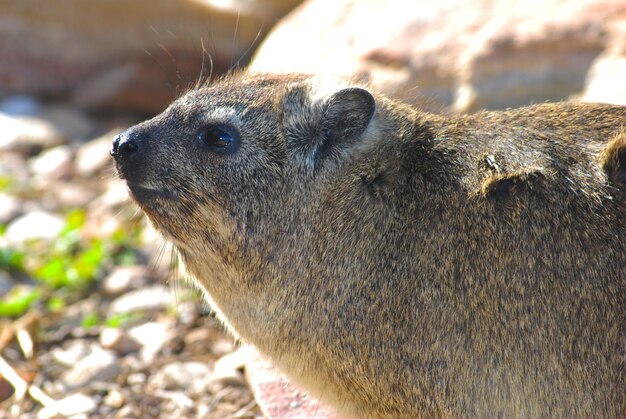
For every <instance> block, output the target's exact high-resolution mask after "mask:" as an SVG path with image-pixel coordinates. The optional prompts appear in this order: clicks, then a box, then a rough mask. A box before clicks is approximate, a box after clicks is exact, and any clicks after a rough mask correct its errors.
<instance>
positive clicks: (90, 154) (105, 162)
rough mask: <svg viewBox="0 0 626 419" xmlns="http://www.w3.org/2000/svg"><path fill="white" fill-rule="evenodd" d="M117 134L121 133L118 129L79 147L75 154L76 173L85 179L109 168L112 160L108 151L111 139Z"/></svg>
mask: <svg viewBox="0 0 626 419" xmlns="http://www.w3.org/2000/svg"><path fill="white" fill-rule="evenodd" d="M119 132H121V130H120V129H115V130H113V131H110V132H108V133H106V134H104V135H103V136H101V137H99V138H96V139H95V140H91V141H89V142H87V143H85V144H83V145H81V146H80V147H79V148H78V151H77V152H76V172H77V173H78V174H79V175H81V176H83V177H87V176H91V175H93V174H94V173H97V172H99V171H102V170H103V169H104V168H106V167H110V166H111V165H112V163H113V159H112V158H111V156H110V154H109V150H111V144H112V143H113V137H114V136H115V135H116V134H118V133H119Z"/></svg>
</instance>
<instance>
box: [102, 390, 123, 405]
mask: <svg viewBox="0 0 626 419" xmlns="http://www.w3.org/2000/svg"><path fill="white" fill-rule="evenodd" d="M103 402H104V404H105V405H107V406H111V407H112V408H114V409H119V408H120V407H122V406H123V405H124V403H125V402H126V397H124V395H123V394H122V393H120V392H119V391H117V390H111V391H109V392H108V394H107V395H106V396H105V397H104V400H103Z"/></svg>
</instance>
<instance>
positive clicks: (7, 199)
mask: <svg viewBox="0 0 626 419" xmlns="http://www.w3.org/2000/svg"><path fill="white" fill-rule="evenodd" d="M21 206H22V205H21V203H20V201H19V200H18V199H17V198H15V197H13V196H10V195H7V194H4V193H0V224H8V223H9V222H10V221H11V220H13V219H14V218H15V217H17V216H18V215H19V214H20V211H21Z"/></svg>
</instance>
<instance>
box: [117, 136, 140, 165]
mask: <svg viewBox="0 0 626 419" xmlns="http://www.w3.org/2000/svg"><path fill="white" fill-rule="evenodd" d="M138 151H139V145H138V141H137V138H136V136H135V135H132V134H131V133H128V132H123V133H121V134H118V135H116V136H115V138H114V139H113V144H112V145H111V156H113V157H115V158H116V159H119V158H124V157H130V156H132V155H133V154H137V152H138Z"/></svg>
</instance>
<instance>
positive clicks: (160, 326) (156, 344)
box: [128, 322, 173, 364]
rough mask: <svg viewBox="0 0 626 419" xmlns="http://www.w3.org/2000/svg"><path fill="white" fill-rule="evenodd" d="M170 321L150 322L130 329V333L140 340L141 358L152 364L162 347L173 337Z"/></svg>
mask: <svg viewBox="0 0 626 419" xmlns="http://www.w3.org/2000/svg"><path fill="white" fill-rule="evenodd" d="M170 327H171V324H170V323H169V322H148V323H145V324H142V325H140V326H136V327H133V328H131V329H129V330H128V335H129V336H131V337H132V338H133V339H135V340H136V341H137V342H139V343H140V344H141V345H142V346H143V348H142V349H141V360H142V361H143V362H144V363H145V364H150V363H151V362H152V361H153V360H154V359H155V357H156V355H157V354H158V353H159V351H160V350H161V348H163V346H164V345H165V344H166V343H167V341H168V340H169V339H171V338H172V336H173V333H172V330H170Z"/></svg>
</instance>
